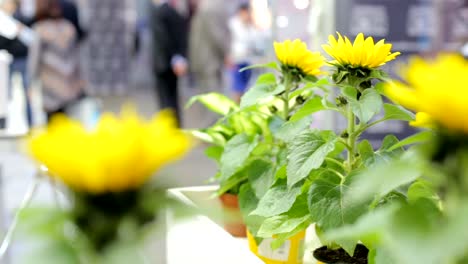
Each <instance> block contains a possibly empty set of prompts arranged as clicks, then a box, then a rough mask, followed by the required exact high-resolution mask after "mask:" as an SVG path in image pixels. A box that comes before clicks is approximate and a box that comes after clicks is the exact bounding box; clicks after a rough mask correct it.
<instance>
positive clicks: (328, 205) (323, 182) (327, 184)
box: [308, 172, 367, 231]
mask: <svg viewBox="0 0 468 264" xmlns="http://www.w3.org/2000/svg"><path fill="white" fill-rule="evenodd" d="M353 178H354V175H348V176H347V177H346V178H345V181H344V182H341V178H340V177H338V176H337V175H335V174H334V173H332V172H328V173H326V174H322V176H321V177H320V178H319V179H317V180H315V181H314V182H313V183H312V185H311V186H310V189H309V198H308V203H309V211H310V213H311V216H312V218H313V220H314V221H315V222H316V223H317V225H319V226H320V228H321V229H323V230H324V231H327V230H329V229H334V228H337V227H341V226H344V225H347V224H352V223H354V222H355V221H356V219H358V217H359V216H361V215H362V214H363V213H364V212H365V211H366V209H367V208H366V207H365V206H362V204H360V203H356V202H354V201H351V200H349V199H345V192H349V191H350V190H353V189H352V188H351V186H350V185H351V183H352V180H353Z"/></svg>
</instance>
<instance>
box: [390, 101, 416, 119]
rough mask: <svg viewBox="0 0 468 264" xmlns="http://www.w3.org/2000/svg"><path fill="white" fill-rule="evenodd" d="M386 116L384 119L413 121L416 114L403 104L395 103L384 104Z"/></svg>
mask: <svg viewBox="0 0 468 264" xmlns="http://www.w3.org/2000/svg"><path fill="white" fill-rule="evenodd" d="M383 107H384V111H385V116H384V119H387V120H403V121H413V120H414V118H415V116H414V114H413V113H412V112H410V111H408V110H406V109H404V108H403V107H401V106H397V105H393V104H384V106H383Z"/></svg>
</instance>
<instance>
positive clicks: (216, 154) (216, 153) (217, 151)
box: [205, 146, 224, 163]
mask: <svg viewBox="0 0 468 264" xmlns="http://www.w3.org/2000/svg"><path fill="white" fill-rule="evenodd" d="M223 152H224V148H223V147H221V146H210V147H208V148H206V150H205V155H206V156H207V157H208V158H211V159H213V160H215V161H216V162H218V163H219V162H220V161H221V156H222V155H223Z"/></svg>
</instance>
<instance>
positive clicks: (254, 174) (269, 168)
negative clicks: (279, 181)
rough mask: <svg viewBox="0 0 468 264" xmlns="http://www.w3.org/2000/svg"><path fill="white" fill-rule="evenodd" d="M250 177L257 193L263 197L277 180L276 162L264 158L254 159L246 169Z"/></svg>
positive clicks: (259, 196)
mask: <svg viewBox="0 0 468 264" xmlns="http://www.w3.org/2000/svg"><path fill="white" fill-rule="evenodd" d="M246 173H247V175H248V179H249V182H250V185H251V186H252V189H253V190H254V192H255V195H256V196H257V197H258V198H259V199H260V198H262V197H263V196H264V195H265V194H266V193H267V191H268V190H269V189H270V187H271V186H272V185H273V183H274V181H275V166H274V164H273V163H272V162H271V161H269V160H265V159H262V158H257V159H255V160H253V161H252V162H251V163H250V164H249V166H248V167H247V169H246Z"/></svg>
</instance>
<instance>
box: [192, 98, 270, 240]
mask: <svg viewBox="0 0 468 264" xmlns="http://www.w3.org/2000/svg"><path fill="white" fill-rule="evenodd" d="M196 102H199V103H201V104H203V105H204V106H205V107H207V108H208V109H209V110H210V111H212V112H214V113H216V114H218V115H219V116H220V117H219V119H218V120H217V121H216V122H215V123H214V124H213V125H212V126H210V127H207V128H201V129H192V130H189V132H190V133H191V134H192V135H193V136H194V137H195V138H197V139H199V140H201V141H202V142H205V143H207V144H209V146H208V147H207V148H206V150H205V154H206V155H207V157H209V158H211V159H213V160H214V161H215V162H216V163H217V164H218V173H217V175H216V176H214V177H213V179H212V180H213V181H217V182H218V183H219V185H220V187H219V189H218V190H217V192H216V194H215V195H216V196H218V197H219V200H220V201H221V204H222V206H223V218H224V219H223V222H224V228H225V230H226V231H227V232H228V233H230V234H231V235H233V236H235V237H246V230H247V229H246V226H245V223H244V221H243V219H242V215H241V212H240V209H239V198H238V195H239V191H240V188H241V186H242V185H243V184H244V183H246V182H247V181H248V180H249V176H248V173H247V172H246V170H248V169H247V168H246V167H247V165H248V164H249V162H250V160H249V157H250V156H251V155H261V153H262V151H263V150H264V149H265V147H263V148H262V147H259V137H260V136H261V137H262V138H264V139H265V141H268V140H269V139H270V138H271V133H270V130H269V127H268V126H269V122H270V117H271V115H270V114H269V112H268V110H267V111H261V110H260V109H257V108H250V109H248V110H242V111H241V109H240V107H239V105H238V104H237V103H235V102H234V101H233V100H231V99H229V98H228V97H226V96H224V95H222V94H219V93H208V94H202V95H197V96H195V97H192V98H191V100H190V101H189V102H188V104H187V107H190V106H191V105H192V104H194V103H196ZM249 168H252V166H249ZM264 184H267V182H264ZM266 188H268V186H266Z"/></svg>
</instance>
